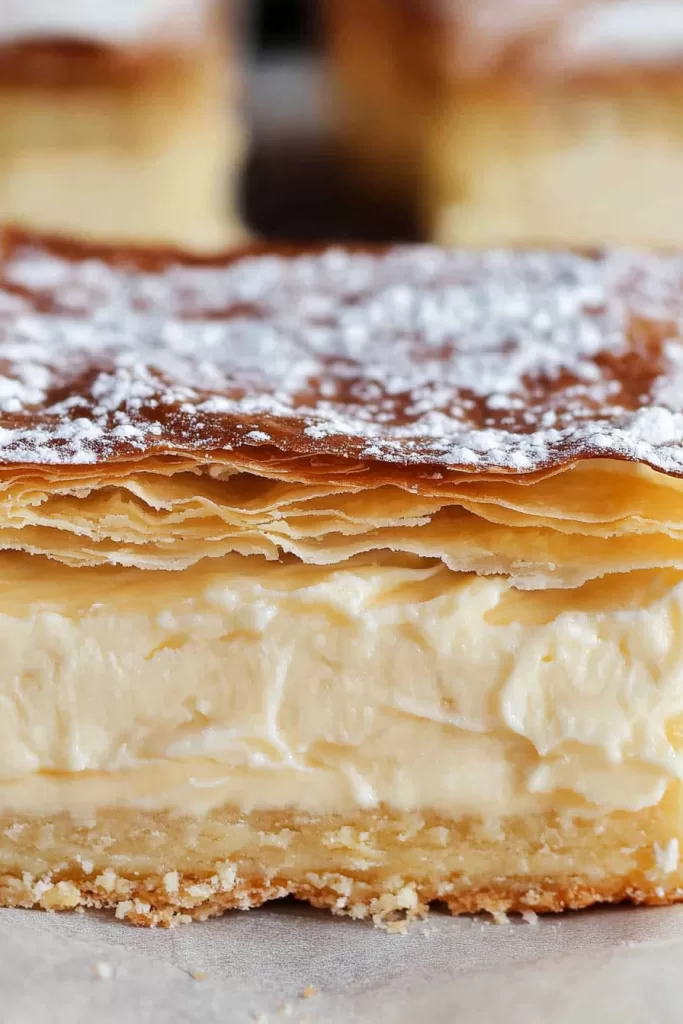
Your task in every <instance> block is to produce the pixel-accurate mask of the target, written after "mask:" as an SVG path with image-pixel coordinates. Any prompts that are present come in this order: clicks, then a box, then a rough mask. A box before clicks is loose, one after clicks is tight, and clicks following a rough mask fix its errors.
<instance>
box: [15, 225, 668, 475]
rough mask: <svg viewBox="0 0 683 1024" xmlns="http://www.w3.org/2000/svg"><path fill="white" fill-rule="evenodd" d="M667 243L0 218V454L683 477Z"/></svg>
mask: <svg viewBox="0 0 683 1024" xmlns="http://www.w3.org/2000/svg"><path fill="white" fill-rule="evenodd" d="M682 323H683V256H681V255H676V254H671V255H668V254H660V255H656V254H649V253H634V252H624V251H614V252H606V253H600V254H587V255H581V254H577V253H571V252H542V251H531V250H529V251H517V252H515V251H488V252H467V251H457V250H452V251H445V250H440V249H437V248H432V247H399V248H394V249H390V250H388V251H361V250H356V251H349V250H342V249H340V248H329V249H327V250H325V251H316V252H286V251H278V250H273V249H267V248H265V249H256V250H248V251H242V252H239V253H236V254H233V255H229V256H225V257H223V258H220V259H191V258H181V257H180V256H178V255H177V254H175V253H172V252H161V251H156V252H146V253H135V254H134V253H132V252H127V251H123V250H117V251H108V250H97V249H90V248H79V247H77V246H75V245H71V244H67V243H62V242H52V241H40V240H38V239H36V238H33V237H30V236H25V235H18V234H9V235H6V236H5V237H4V240H3V244H2V260H1V264H0V466H1V465H3V464H4V465H7V464H10V463H12V464H33V465H35V464H39V465H44V466H51V467H53V469H54V470H55V471H56V470H58V468H59V467H63V468H66V467H75V466H78V465H91V466H92V465H93V464H101V463H110V462H112V461H116V460H121V459H125V460H126V461H127V462H129V461H130V460H137V459H139V458H142V457H144V456H150V455H154V456H159V455H179V456H185V457H193V456H197V457H198V458H199V457H201V458H202V459H204V457H205V456H206V455H207V454H209V453H227V452H234V453H236V454H237V453H240V452H242V453H246V454H247V455H248V457H249V461H250V462H251V463H258V462H260V461H263V463H264V464H269V463H271V462H273V460H275V461H277V460H278V459H285V460H286V459H291V458H296V459H297V460H301V459H305V460H319V459H326V460H328V461H329V465H330V468H332V466H333V465H334V464H336V465H338V464H339V462H340V460H342V462H347V463H348V461H349V460H353V461H354V462H358V463H361V464H363V465H364V466H365V467H366V468H368V469H372V468H373V467H374V468H375V469H377V471H378V472H381V470H382V467H385V468H386V469H387V470H388V471H389V475H390V476H391V477H392V479H397V478H400V479H401V480H403V482H404V483H406V484H410V485H411V486H416V487H419V481H420V479H424V478H430V479H434V474H435V473H439V472H442V473H443V472H447V473H450V472H452V471H454V470H459V471H465V472H467V473H468V474H470V473H477V474H482V473H486V474H495V475H498V474H505V475H508V474H528V473H532V472H534V471H539V470H545V471H547V470H549V469H552V468H554V467H559V466H561V465H564V464H567V463H568V462H572V461H574V460H577V459H580V458H590V457H603V458H605V457H608V458H619V459H626V460H632V461H637V462H642V463H646V464H648V465H650V466H651V467H653V468H655V469H658V470H661V471H664V472H665V473H669V474H675V475H683V341H682V337H681V324H682Z"/></svg>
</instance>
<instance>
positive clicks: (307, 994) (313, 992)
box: [301, 985, 318, 999]
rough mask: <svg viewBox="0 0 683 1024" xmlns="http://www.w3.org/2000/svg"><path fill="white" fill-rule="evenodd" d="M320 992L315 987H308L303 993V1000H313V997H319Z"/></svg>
mask: <svg viewBox="0 0 683 1024" xmlns="http://www.w3.org/2000/svg"><path fill="white" fill-rule="evenodd" d="M317 994H318V990H317V988H316V987H315V985H306V987H305V988H304V989H303V991H302V993H301V998H302V999H312V998H313V996H317Z"/></svg>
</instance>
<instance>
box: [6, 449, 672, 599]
mask: <svg viewBox="0 0 683 1024" xmlns="http://www.w3.org/2000/svg"><path fill="white" fill-rule="evenodd" d="M388 481H389V482H387V483H383V482H382V476H381V475H380V474H374V473H372V472H370V471H368V470H363V469H360V468H359V469H358V470H357V471H356V472H355V473H354V472H352V471H350V470H349V468H348V467H339V468H338V471H337V467H330V466H329V465H327V466H325V467H323V468H322V469H320V468H318V467H316V466H315V465H314V464H312V463H310V462H307V461H306V460H299V461H297V460H292V461H289V462H287V461H284V460H283V461H278V460H274V461H272V462H271V463H270V464H267V465H265V466H264V465H263V464H261V465H259V463H258V462H256V461H255V460H254V459H253V457H251V458H250V456H249V455H248V454H247V453H241V457H240V456H238V455H237V454H235V455H233V456H232V457H231V456H228V455H225V456H222V457H220V458H219V457H215V458H214V459H213V460H209V459H202V458H201V457H198V458H197V459H196V460H195V461H193V462H190V461H189V460H187V459H178V460H170V459H169V460H163V459H159V458H157V459H154V458H147V459H144V460H140V461H139V462H135V463H128V464H126V463H119V464H115V465H113V466H108V467H107V468H106V469H105V468H104V467H96V468H93V469H87V470H81V471H80V472H79V473H78V474H76V473H75V472H72V473H71V474H66V473H61V474H59V475H56V474H55V475H52V474H51V473H50V471H49V470H45V469H43V470H37V469H31V470H24V471H17V470H12V469H10V468H6V469H5V470H0V549H3V548H4V549H10V550H24V551H29V552H31V553H33V554H46V555H49V556H50V557H51V558H56V559H58V560H59V561H62V562H65V563H66V564H68V565H73V566H86V565H102V564H115V565H129V566H138V567H141V568H148V569H182V568H184V567H187V566H189V565H192V564H194V563H196V562H197V561H199V560H200V559H202V558H204V557H207V556H211V557H220V556H222V555H225V554H227V553H231V552H237V553H240V554H248V555H263V556H265V557H266V558H267V559H277V558H279V557H281V556H282V555H283V554H284V555H295V556H296V557H297V558H299V559H301V560H302V561H303V562H307V563H311V564H315V565H332V564H335V563H343V562H344V561H345V560H347V559H349V558H351V557H353V556H354V555H358V554H363V553H367V552H373V551H374V552H381V551H387V550H388V551H393V552H400V553H405V554H410V555H417V556H420V557H426V558H440V559H441V560H442V561H443V562H444V563H445V564H446V565H447V566H448V567H449V568H450V569H453V570H455V571H463V572H476V573H478V574H487V575H490V574H504V575H507V576H509V577H510V578H511V580H512V581H513V582H514V583H515V585H516V586H518V587H524V588H530V589H536V588H541V589H542V588H548V587H567V586H569V587H574V586H579V585H580V584H582V583H584V582H585V581H586V580H589V579H594V578H596V577H598V576H603V575H605V574H606V573H613V572H618V573H623V572H628V571H630V570H633V569H649V568H677V569H679V568H683V544H682V543H681V539H682V538H683V482H682V481H681V480H679V479H678V478H676V477H671V476H666V475H665V474H663V473H656V472H655V471H653V470H650V469H649V468H647V467H644V466H639V465H636V464H631V463H624V462H618V461H616V460H597V459H596V460H586V461H583V462H579V463H576V464H574V465H571V466H569V467H565V468H563V469H561V470H560V471H557V472H555V473H554V474H546V475H543V474H537V475H535V476H533V475H532V476H519V477H510V478H507V479H506V478H504V477H500V478H498V479H495V478H494V479H491V478H487V477H482V476H471V477H468V476H467V475H465V474H463V473H457V472H453V473H450V474H441V476H440V478H439V479H436V480H431V481H430V480H421V481H420V482H419V485H417V486H415V487H414V488H411V487H409V486H406V484H405V483H403V482H402V481H400V480H398V481H396V482H394V481H392V479H391V475H388ZM520 541H523V543H522V544H520Z"/></svg>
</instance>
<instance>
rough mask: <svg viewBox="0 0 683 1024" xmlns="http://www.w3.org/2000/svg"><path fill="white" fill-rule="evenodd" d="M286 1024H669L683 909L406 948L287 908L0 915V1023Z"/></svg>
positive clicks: (428, 927) (459, 936)
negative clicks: (178, 920)
mask: <svg viewBox="0 0 683 1024" xmlns="http://www.w3.org/2000/svg"><path fill="white" fill-rule="evenodd" d="M193 972H194V974H195V975H196V977H197V978H199V979H200V980H195V978H193V977H192V974H193ZM306 986H313V987H314V988H315V990H316V991H315V994H314V995H312V996H310V998H303V996H302V993H303V990H304V989H305V988H306ZM309 991H310V990H309ZM287 1020H292V1021H297V1022H300V1024H301V1022H308V1024H317V1022H325V1024H327V1022H331V1024H347V1022H363V1024H365V1022H368V1024H376V1022H377V1024H381V1022H384V1021H387V1022H389V1021H390V1022H396V1024H403V1022H405V1024H408V1022H410V1024H413V1022H419V1024H432V1022H434V1024H441V1022H449V1024H451V1022H453V1024H474V1022H476V1024H479V1022H481V1024H495V1022H498V1021H501V1022H503V1021H504V1022H505V1024H522V1022H523V1024H536V1022H538V1024H556V1022H557V1024H594V1022H595V1024H598V1022H599V1024H608V1022H615V1024H616V1022H619V1024H660V1022H662V1024H669V1022H672V1024H673V1022H676V1024H680V1022H682V1021H683V906H682V907H672V908H650V909H648V908H631V907H624V908H613V909H603V910H597V911H587V912H582V913H575V914H567V915H564V916H560V917H547V918H543V919H540V920H539V922H538V924H527V923H525V922H523V921H521V920H520V919H519V918H514V917H513V918H510V920H509V922H508V923H503V924H493V923H491V922H490V921H489V920H488V919H465V918H459V919H454V918H450V917H447V916H446V915H442V914H440V913H434V914H432V916H431V917H430V918H428V919H427V921H426V922H424V923H418V924H414V925H412V926H411V927H410V928H409V929H408V932H407V934H405V935H387V934H386V933H385V932H382V931H379V930H377V929H374V928H373V927H372V926H371V925H367V924H365V923H361V922H353V921H349V920H344V919H337V918H332V917H331V916H328V915H327V914H324V913H322V912H320V913H319V912H316V911H313V910H311V909H309V908H308V907H306V906H303V905H299V904H296V903H293V902H287V903H282V904H275V905H272V906H271V907H268V908H264V909H262V910H257V911H250V912H249V913H240V912H237V911H236V912H232V913H229V914H227V915H225V916H224V917H222V918H220V919H217V920H214V921H208V922H205V923H203V924H193V925H189V926H184V927H180V928H176V929H173V930H171V931H163V930H155V931H146V930H140V929H136V928H133V927H130V926H128V925H125V924H122V923H120V922H118V921H115V920H113V919H112V918H110V917H108V916H105V915H99V914H86V915H77V914H62V915H48V914H44V913H41V912H37V911H19V910H16V911H15V910H5V911H0V1021H2V1024H44V1022H45V1024H46V1022H50V1024H62V1022H64V1024H67V1022H68V1024H81V1022H83V1024H85V1022H88V1024H109V1022H112V1024H114V1022H116V1024H148V1022H157V1021H158V1022H163V1024H181V1022H182V1024H186V1022H187V1024H189V1022H193V1024H194V1022H198V1024H205V1022H206V1024H232V1022H233V1021H234V1022H236V1024H242V1022H253V1021H260V1022H261V1024H266V1022H268V1024H274V1022H285V1021H287Z"/></svg>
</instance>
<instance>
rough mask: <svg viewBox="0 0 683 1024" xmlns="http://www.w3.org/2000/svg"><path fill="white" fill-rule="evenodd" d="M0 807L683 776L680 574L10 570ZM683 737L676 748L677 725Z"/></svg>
mask: <svg viewBox="0 0 683 1024" xmlns="http://www.w3.org/2000/svg"><path fill="white" fill-rule="evenodd" d="M0 645H1V646H0V649H1V650H2V662H1V669H0V807H4V808H6V809H13V808H15V809H19V808H21V809H22V810H23V811H28V810H35V811H36V812H37V813H54V812H56V811H60V810H71V811H73V812H74V813H78V814H81V813H82V814H86V815H87V814H89V813H91V812H93V811H95V810H96V809H97V808H98V807H100V806H110V807H111V806H144V807H147V808H157V807H158V808H164V809H171V810H177V811H179V812H189V813H194V812H196V813H202V812H205V811H209V810H210V809H211V808H212V807H215V806H218V805H221V804H224V803H228V804H236V805H237V806H239V807H241V808H243V809H244V810H245V811H246V810H250V809H278V808H290V807H293V808H295V809H300V810H301V811H303V812H311V813H326V812H340V813H344V812H346V811H350V810H356V809H357V808H358V807H375V806H379V805H382V804H385V805H388V806H390V807H393V808H396V809H401V810H412V809H425V808H429V809H433V810H435V811H437V812H440V813H444V814H449V815H456V816H457V815H459V814H467V813H481V814H485V815H486V814H491V815H497V814H516V813H532V812H534V811H542V810H546V809H548V808H551V807H556V808H561V809H562V808H566V809H580V810H584V811H586V812H587V813H593V812H596V813H597V812H601V811H604V810H612V809H634V808H639V807H644V806H649V805H652V804H655V803H656V802H658V801H659V800H660V799H661V797H662V795H663V792H664V790H665V788H666V786H667V784H668V782H669V781H671V780H673V779H677V778H680V777H683V754H682V753H681V747H682V745H681V742H680V738H681V737H683V724H681V723H683V717H681V716H683V574H682V573H676V572H673V571H669V572H657V571H648V572H640V573H638V572H632V573H628V574H624V575H623V576H612V577H610V578H608V579H605V580H602V581H594V582H592V583H589V584H586V585H585V586H583V587H581V588H578V589H576V590H569V591H560V590H555V591H552V592H520V591H516V590H514V589H513V588H512V587H511V585H510V583H509V582H508V581H507V580H506V579H504V578H501V577H486V578H479V577H476V576H473V575H469V574H464V573H462V574H458V573H453V572H451V571H449V570H448V569H446V568H445V567H444V566H443V565H441V564H440V563H437V562H427V561H420V560H417V559H416V560H413V561H410V560H408V559H407V558H406V557H404V556H402V557H401V558H400V559H398V557H393V558H392V557H385V558H383V559H380V560H368V559H361V560H353V561H351V562H349V563H346V564H345V565H343V566H341V567H337V568H320V567H315V566H305V565H302V564H300V563H291V564H273V563H268V562H266V561H265V560H263V559H261V558H258V557H249V558H243V557H240V556H238V555H234V556H229V557H226V558H222V559H208V560H205V561H204V562H202V563H200V564H198V565H197V566H194V567H192V568H190V569H187V570H185V571H183V572H180V573H173V572H163V571H157V572H152V571H149V572H145V571H141V570H138V569H130V568H103V567H100V568H79V569H72V568H69V567H67V566H64V565H60V564H58V563H56V562H51V561H48V560H47V559H44V558H41V557H37V556H30V555H22V554H3V555H2V556H0ZM679 725H680V729H681V731H680V732H679Z"/></svg>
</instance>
